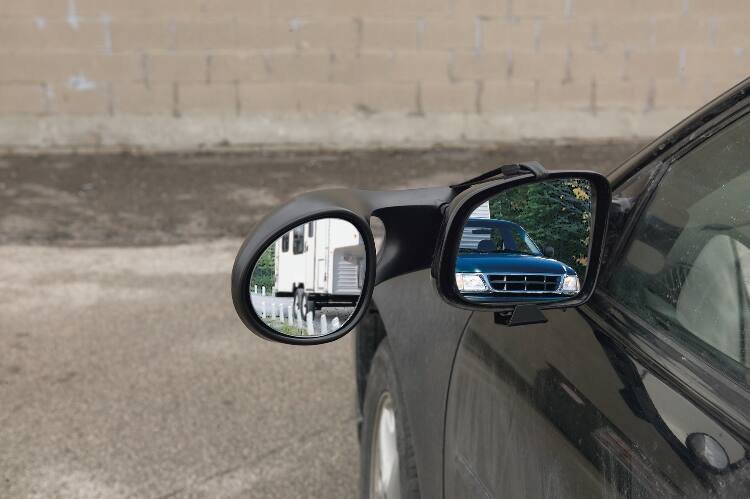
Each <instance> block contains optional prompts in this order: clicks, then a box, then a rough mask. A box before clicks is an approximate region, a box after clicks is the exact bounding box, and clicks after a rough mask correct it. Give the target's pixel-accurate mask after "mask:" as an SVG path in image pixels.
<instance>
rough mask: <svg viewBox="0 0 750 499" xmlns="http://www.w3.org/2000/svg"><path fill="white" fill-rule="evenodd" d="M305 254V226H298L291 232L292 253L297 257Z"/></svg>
mask: <svg viewBox="0 0 750 499" xmlns="http://www.w3.org/2000/svg"><path fill="white" fill-rule="evenodd" d="M304 252H305V226H304V225H300V226H297V227H295V228H294V229H293V230H292V253H294V254H295V255H299V254H300V253H304Z"/></svg>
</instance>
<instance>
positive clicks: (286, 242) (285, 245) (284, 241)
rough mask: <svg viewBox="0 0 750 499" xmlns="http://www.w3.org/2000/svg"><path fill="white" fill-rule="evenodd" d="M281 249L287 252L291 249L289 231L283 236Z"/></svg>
mask: <svg viewBox="0 0 750 499" xmlns="http://www.w3.org/2000/svg"><path fill="white" fill-rule="evenodd" d="M281 251H282V252H283V253H286V252H287V251H289V233H288V232H287V233H286V234H284V235H283V236H282V237H281Z"/></svg>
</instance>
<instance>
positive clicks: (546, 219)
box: [489, 179, 591, 278]
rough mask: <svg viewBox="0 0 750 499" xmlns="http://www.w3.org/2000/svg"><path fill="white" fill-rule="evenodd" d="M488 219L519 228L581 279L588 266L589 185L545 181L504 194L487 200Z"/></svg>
mask: <svg viewBox="0 0 750 499" xmlns="http://www.w3.org/2000/svg"><path fill="white" fill-rule="evenodd" d="M489 203H490V216H491V217H492V218H495V219H499V220H509V221H511V222H516V223H517V224H519V225H521V226H522V227H523V228H524V229H526V231H527V232H528V233H529V235H530V236H531V238H532V239H534V241H535V242H536V243H537V244H538V245H539V246H540V248H544V247H545V246H552V247H553V248H554V250H555V256H554V258H555V259H556V260H559V261H561V262H563V263H565V264H567V265H570V266H571V267H573V269H575V271H576V272H577V273H578V275H579V276H580V277H581V278H583V277H584V276H585V275H586V266H587V265H588V248H589V237H590V229H591V184H590V183H589V182H588V181H587V180H582V179H560V180H546V181H544V182H537V183H534V184H528V185H523V186H520V187H516V188H513V189H509V190H507V191H504V192H502V193H500V194H498V195H497V196H494V197H493V198H491V199H490V200H489Z"/></svg>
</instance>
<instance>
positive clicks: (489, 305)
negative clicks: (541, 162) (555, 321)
mask: <svg viewBox="0 0 750 499" xmlns="http://www.w3.org/2000/svg"><path fill="white" fill-rule="evenodd" d="M566 178H577V179H584V180H588V181H589V182H591V185H592V186H594V187H595V188H596V196H595V198H594V200H593V201H592V221H593V225H592V232H591V245H590V248H589V255H588V267H587V272H586V278H585V280H584V282H583V285H582V286H581V291H580V292H579V293H578V294H577V295H575V296H573V297H571V298H569V299H564V300H560V301H550V302H539V303H534V304H533V306H535V307H536V308H538V309H539V310H543V309H551V308H567V307H577V306H580V305H582V304H584V303H586V302H587V301H588V299H589V298H590V297H591V295H592V294H593V291H594V288H595V286H596V280H597V277H598V274H599V270H600V265H601V260H602V252H603V250H604V238H605V236H606V231H607V220H608V217H609V205H610V203H611V199H612V193H611V189H610V185H609V182H608V180H607V178H606V177H604V176H603V175H601V174H599V173H595V172H591V171H577V170H558V171H545V170H543V169H542V170H541V171H533V172H532V173H527V174H515V175H512V176H510V177H509V178H503V179H499V180H485V181H483V182H480V183H477V184H474V185H472V186H470V187H468V188H466V189H465V190H464V191H462V192H461V193H460V194H458V195H457V196H456V197H455V198H454V199H453V200H452V201H451V202H450V204H449V205H448V206H447V208H446V210H445V218H444V221H443V226H442V231H441V234H440V240H439V241H438V245H437V248H436V253H435V258H434V260H433V265H432V276H433V278H434V282H435V285H436V287H437V290H438V292H439V294H440V296H441V297H442V298H443V299H444V300H445V301H446V302H448V303H449V304H451V305H453V306H456V307H460V308H464V309H468V310H485V311H495V312H513V310H514V309H515V308H516V307H518V306H522V307H528V306H530V304H529V302H528V301H525V302H524V301H517V302H512V301H508V302H484V303H482V302H471V301H468V300H466V299H465V298H463V297H462V296H461V293H460V292H459V290H458V287H457V286H456V277H455V271H454V269H455V262H456V257H457V255H458V246H459V241H460V238H461V235H462V231H463V227H464V222H465V221H466V220H467V218H468V217H469V214H470V213H471V212H472V211H473V210H474V209H475V208H476V206H477V205H478V204H479V203H481V202H482V201H483V200H486V199H487V198H489V197H490V196H493V195H496V194H499V193H501V192H503V191H505V190H508V189H511V188H514V187H519V186H522V185H525V184H530V183H534V182H540V181H544V180H550V179H566ZM545 251H546V248H545Z"/></svg>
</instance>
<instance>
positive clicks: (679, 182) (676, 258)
mask: <svg viewBox="0 0 750 499" xmlns="http://www.w3.org/2000/svg"><path fill="white" fill-rule="evenodd" d="M749 166H750V117H748V116H746V117H743V118H741V119H739V120H737V121H735V122H734V123H733V124H731V125H729V126H727V127H726V128H724V129H723V130H721V131H720V132H718V133H717V134H715V135H714V136H713V137H711V138H709V139H707V140H706V141H705V142H704V143H702V144H701V145H699V146H698V147H696V148H695V149H693V150H692V151H691V152H690V153H688V154H687V155H685V156H683V157H682V158H680V159H678V160H676V161H675V162H674V163H673V164H672V165H671V166H670V167H669V169H668V170H667V172H666V173H665V174H664V177H663V178H662V180H661V182H660V184H659V185H658V187H657V188H656V190H655V191H654V194H653V196H652V198H651V200H650V201H649V205H648V206H647V207H646V209H645V210H644V211H643V214H642V216H641V218H640V220H639V221H638V223H637V224H636V226H635V228H634V231H633V236H632V238H631V241H630V242H629V244H628V247H627V249H626V250H625V252H624V253H623V257H622V258H621V259H620V261H619V262H618V263H617V267H616V268H615V270H614V272H613V274H612V276H611V278H610V279H609V281H608V282H607V283H606V286H605V289H606V291H607V292H608V293H609V294H610V295H612V296H613V297H614V298H615V299H617V300H618V301H619V302H620V303H621V304H623V305H624V306H625V307H626V308H628V309H629V310H631V311H632V312H633V313H634V314H635V315H637V316H638V317H640V318H642V319H643V320H645V321H646V322H648V323H649V324H650V325H652V326H653V327H654V328H656V329H658V330H659V331H663V332H665V333H666V334H669V335H670V336H672V337H674V338H675V339H677V340H679V341H681V342H683V343H684V344H685V345H687V346H688V347H689V348H692V349H695V350H697V351H698V353H699V354H700V355H702V356H703V357H704V358H706V359H708V361H709V362H711V363H712V364H713V365H715V366H717V367H718V368H719V369H721V370H722V371H724V372H726V373H728V374H731V375H736V377H738V378H739V379H740V380H743V381H746V380H747V379H748V374H749V373H750V370H748V369H747V368H748V366H750V356H749V355H748V350H750V346H749V345H748V342H749V341H750V168H749Z"/></svg>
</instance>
